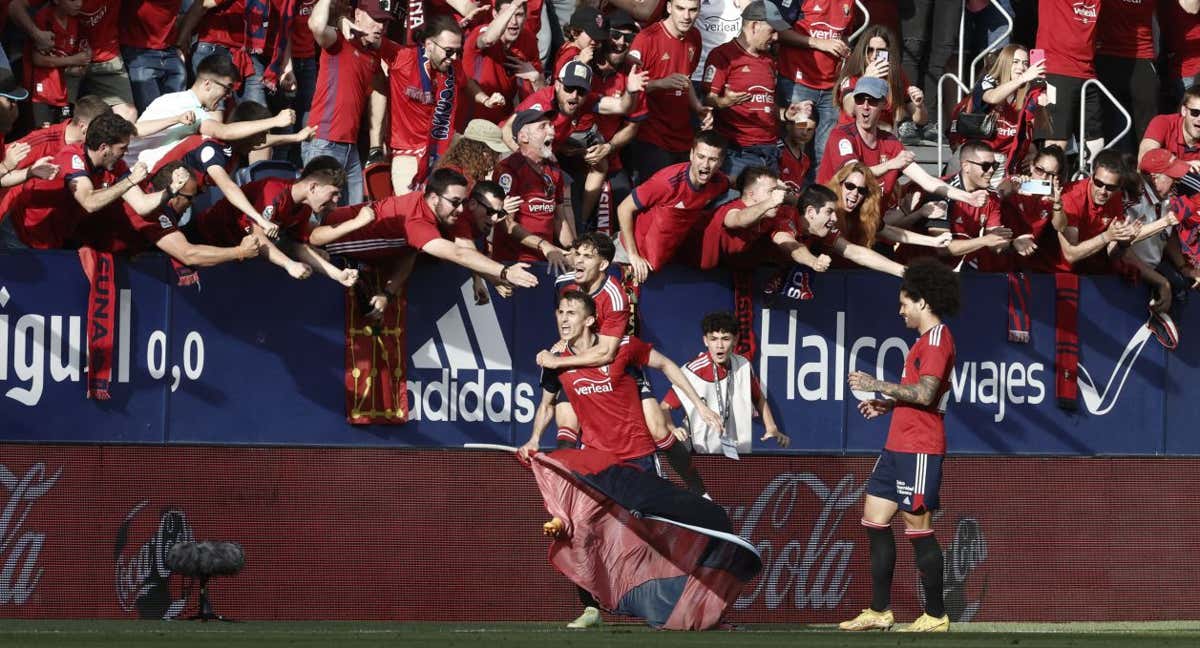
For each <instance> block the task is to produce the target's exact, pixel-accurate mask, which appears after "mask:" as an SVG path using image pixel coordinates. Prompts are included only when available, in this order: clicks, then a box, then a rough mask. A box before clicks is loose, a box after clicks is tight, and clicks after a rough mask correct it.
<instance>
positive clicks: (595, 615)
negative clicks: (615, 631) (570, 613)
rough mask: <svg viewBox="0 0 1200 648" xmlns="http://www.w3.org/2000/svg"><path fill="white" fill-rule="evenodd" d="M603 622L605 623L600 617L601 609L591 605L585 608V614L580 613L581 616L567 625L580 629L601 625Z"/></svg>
mask: <svg viewBox="0 0 1200 648" xmlns="http://www.w3.org/2000/svg"><path fill="white" fill-rule="evenodd" d="M601 623H603V621H602V620H601V619H600V610H597V609H596V608H594V607H592V606H590V605H589V606H587V607H585V608H583V614H580V615H579V618H577V619H575V620H574V621H572V622H570V623H568V624H567V627H568V628H571V629H573V630H579V629H581V628H596V627H599V625H600V624H601Z"/></svg>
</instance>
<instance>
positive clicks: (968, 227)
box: [946, 176, 1008, 272]
mask: <svg viewBox="0 0 1200 648" xmlns="http://www.w3.org/2000/svg"><path fill="white" fill-rule="evenodd" d="M949 184H950V186H952V187H957V188H959V189H962V188H963V185H962V179H961V176H955V177H954V178H953V179H951V180H950V182H949ZM949 207H950V211H949V213H947V214H946V218H947V219H949V221H950V233H951V234H952V235H953V236H954V238H956V239H963V240H966V239H973V238H979V237H980V236H983V235H984V234H985V233H986V232H987V230H990V229H992V228H993V227H1001V226H1002V225H1004V219H1003V218H1002V216H1001V214H1000V197H999V196H998V195H996V193H995V192H994V191H990V190H989V191H988V199H987V202H985V203H984V204H983V206H982V207H976V206H975V205H972V204H969V203H965V202H960V201H958V200H951V201H949ZM1006 261H1007V257H1003V256H998V255H997V254H996V253H994V252H992V251H991V250H977V251H975V252H972V253H971V254H968V255H967V257H966V262H967V265H968V266H970V267H972V268H975V269H977V270H980V271H982V272H1001V271H1006V270H1008V264H1007V263H1006Z"/></svg>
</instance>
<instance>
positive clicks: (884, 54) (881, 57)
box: [875, 50, 888, 63]
mask: <svg viewBox="0 0 1200 648" xmlns="http://www.w3.org/2000/svg"><path fill="white" fill-rule="evenodd" d="M875 60H876V61H883V62H884V63H887V62H888V51H887V50H879V51H878V52H875Z"/></svg>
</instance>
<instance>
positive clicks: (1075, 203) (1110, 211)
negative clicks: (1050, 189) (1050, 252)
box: [1062, 178, 1125, 274]
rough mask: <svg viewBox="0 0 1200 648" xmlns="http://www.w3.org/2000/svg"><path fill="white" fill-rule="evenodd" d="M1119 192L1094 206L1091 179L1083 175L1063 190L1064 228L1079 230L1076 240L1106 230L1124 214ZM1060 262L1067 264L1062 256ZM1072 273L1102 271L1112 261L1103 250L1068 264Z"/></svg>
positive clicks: (1108, 266)
mask: <svg viewBox="0 0 1200 648" xmlns="http://www.w3.org/2000/svg"><path fill="white" fill-rule="evenodd" d="M1122 201H1123V198H1122V196H1121V192H1119V191H1118V192H1115V193H1113V194H1112V195H1111V196H1109V199H1108V202H1106V203H1105V204H1104V205H1097V204H1096V203H1095V202H1094V201H1093V200H1092V179H1091V178H1083V179H1081V180H1078V181H1076V182H1075V183H1074V184H1072V185H1071V186H1069V187H1067V188H1066V189H1065V190H1063V195H1062V204H1063V214H1064V215H1066V217H1067V227H1074V228H1076V229H1078V230H1079V239H1078V240H1079V242H1081V243H1082V242H1083V241H1086V240H1088V239H1091V238H1095V237H1097V236H1100V235H1101V234H1103V233H1104V231H1105V230H1107V229H1108V225H1109V223H1111V222H1112V221H1113V219H1119V218H1121V217H1122V216H1123V215H1124V213H1125V206H1124V204H1123V202H1122ZM1063 263H1064V264H1067V265H1070V264H1068V263H1067V260H1066V257H1063ZM1070 267H1071V268H1073V269H1074V271H1075V272H1078V273H1081V274H1095V273H1105V272H1108V271H1109V270H1110V269H1111V267H1112V266H1111V264H1110V263H1109V260H1108V258H1107V256H1106V255H1105V253H1104V252H1103V251H1101V252H1097V253H1096V254H1093V255H1092V256H1090V257H1088V258H1086V259H1082V260H1080V261H1078V262H1076V263H1075V264H1074V265H1070Z"/></svg>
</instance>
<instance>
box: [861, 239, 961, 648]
mask: <svg viewBox="0 0 1200 648" xmlns="http://www.w3.org/2000/svg"><path fill="white" fill-rule="evenodd" d="M958 306H959V291H958V275H957V274H955V273H954V271H953V270H951V269H950V268H949V267H947V266H945V265H943V264H941V263H938V262H937V261H935V260H933V259H918V260H916V261H913V263H912V265H910V266H909V267H908V269H907V270H905V271H904V278H903V281H902V283H901V284H900V317H901V318H903V319H904V325H905V326H906V327H908V328H911V329H916V330H917V331H918V332H919V333H920V334H921V336H920V337H919V338H917V341H916V343H915V344H913V346H912V348H911V349H909V351H908V355H906V356H905V358H904V373H903V374H901V376H900V383H899V384H896V383H890V382H884V381H882V380H879V379H877V378H875V377H874V376H872V375H871V374H868V373H864V372H862V371H855V372H853V373H851V374H850V376H849V379H848V382H849V383H850V388H851V389H853V390H855V392H867V394H866V396H867V398H865V399H864V398H863V395H862V394H856V396H857V397H858V398H859V399H860V401H859V404H858V411H859V412H861V413H862V415H863V417H864V418H866V419H868V420H870V419H873V418H876V417H879V416H882V415H884V414H887V413H889V412H891V413H892V424H891V427H889V428H888V436H887V443H886V444H885V445H884V448H883V452H882V453H881V454H880V455H879V460H878V461H876V462H875V468H874V469H873V470H872V471H871V477H870V479H869V481H868V482H867V494H866V501H865V502H864V503H863V517H862V525H863V526H864V527H866V529H867V536H868V537H869V538H870V542H871V591H872V595H871V606H870V607H869V608H867V609H865V610H863V611H862V613H861V614H859V615H858V616H857V617H855V618H853V619H851V620H849V621H845V622H843V623H842V624H841V625H839V626H838V627H839V628H841V629H842V630H887V629H889V628H891V627H892V626H893V625H894V624H895V622H896V620H895V616H894V615H893V614H892V611H891V609H890V608H889V605H890V603H891V596H892V592H891V590H892V572H893V570H894V569H895V566H896V539H895V537H894V536H893V535H892V518H893V517H895V515H896V511H900V512H901V514H902V515H903V516H904V535H905V536H906V537H907V538H908V539H909V542H911V543H912V546H913V554H914V555H915V556H916V561H917V568H918V569H920V570H921V584H922V586H923V587H924V590H925V613H924V614H922V615H921V616H920V617H918V618H917V620H916V621H914V622H913V623H912V625H909V626H908V627H906V628H902V629H901V632H945V631H947V630H949V629H950V617H949V616H947V615H946V604H945V601H944V598H943V596H944V590H943V588H942V579H943V562H944V559H943V556H942V548H941V547H940V546H939V545H938V541H937V538H935V537H934V535H933V526H932V523H933V511H935V510H937V509H938V505H939V498H938V488H939V486H940V485H941V481H942V459H943V457H944V456H945V454H946V426H945V421H944V419H945V416H946V404H947V402H949V400H950V372H951V371H952V370H953V369H954V353H955V352H954V336H953V335H951V334H950V329H949V328H948V327H947V326H946V325H945V324H943V323H942V319H943V318H945V317H948V316H950V315H953V314H954V313H955V312H957V311H958ZM876 394H879V395H882V396H883V398H876V397H875V396H876Z"/></svg>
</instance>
